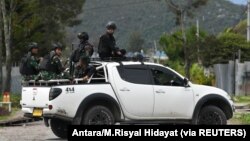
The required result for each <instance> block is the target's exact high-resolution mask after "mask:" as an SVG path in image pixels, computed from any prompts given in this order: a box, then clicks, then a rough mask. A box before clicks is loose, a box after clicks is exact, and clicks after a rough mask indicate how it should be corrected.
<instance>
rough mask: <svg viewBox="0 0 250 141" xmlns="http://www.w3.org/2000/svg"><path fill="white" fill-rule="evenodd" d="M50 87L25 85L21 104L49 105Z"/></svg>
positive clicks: (26, 105)
mask: <svg viewBox="0 0 250 141" xmlns="http://www.w3.org/2000/svg"><path fill="white" fill-rule="evenodd" d="M49 92H50V87H23V88H22V99H21V102H20V104H21V105H22V107H23V108H34V107H36V108H46V107H48V101H49Z"/></svg>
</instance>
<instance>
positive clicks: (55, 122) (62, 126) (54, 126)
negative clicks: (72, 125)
mask: <svg viewBox="0 0 250 141" xmlns="http://www.w3.org/2000/svg"><path fill="white" fill-rule="evenodd" d="M67 125H68V124H67V122H65V121H62V120H59V119H51V120H50V126H51V130H52V132H53V133H54V134H55V135H56V136H57V137H59V138H62V139H66V138H67Z"/></svg>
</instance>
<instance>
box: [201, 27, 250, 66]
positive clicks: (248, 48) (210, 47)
mask: <svg viewBox="0 0 250 141" xmlns="http://www.w3.org/2000/svg"><path fill="white" fill-rule="evenodd" d="M239 50H241V61H248V60H250V43H248V42H247V40H246V38H245V36H244V35H241V34H236V33H233V32H223V33H220V35H218V36H217V37H216V36H213V35H211V36H208V37H206V38H205V40H204V41H203V47H202V48H201V54H202V55H201V56H202V60H203V65H204V66H206V67H209V66H212V65H214V64H218V63H228V61H229V60H234V59H237V58H238V57H239V56H238V51H239Z"/></svg>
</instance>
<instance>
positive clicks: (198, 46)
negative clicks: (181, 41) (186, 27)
mask: <svg viewBox="0 0 250 141" xmlns="http://www.w3.org/2000/svg"><path fill="white" fill-rule="evenodd" d="M196 37H197V61H198V63H199V64H201V58H200V21H199V19H197V20H196Z"/></svg>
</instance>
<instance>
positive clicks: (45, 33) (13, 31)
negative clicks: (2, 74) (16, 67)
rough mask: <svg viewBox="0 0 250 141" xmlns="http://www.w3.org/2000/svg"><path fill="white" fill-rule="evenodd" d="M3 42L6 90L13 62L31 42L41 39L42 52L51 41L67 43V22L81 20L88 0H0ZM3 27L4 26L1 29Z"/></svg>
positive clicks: (6, 89) (48, 47) (75, 22)
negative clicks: (80, 17)
mask: <svg viewBox="0 0 250 141" xmlns="http://www.w3.org/2000/svg"><path fill="white" fill-rule="evenodd" d="M0 1H1V2H0V4H1V8H0V11H1V12H2V14H1V16H0V17H1V18H2V19H3V21H2V25H3V26H1V25H0V26H1V29H3V31H4V34H3V38H4V40H3V41H2V43H3V44H4V46H3V48H1V49H2V50H3V51H4V52H2V56H3V59H4V60H5V65H6V72H7V76H6V79H5V81H4V84H5V86H4V89H3V90H4V91H9V90H10V82H11V79H10V78H11V65H12V61H17V62H18V61H19V60H20V58H21V57H22V56H23V55H24V54H25V53H26V52H27V48H25V47H26V46H27V44H28V43H29V42H34V41H35V42H38V43H39V46H40V47H41V48H42V49H41V50H40V51H41V55H44V54H46V53H47V52H48V50H50V45H51V42H58V41H59V42H62V43H64V35H65V30H64V27H65V26H66V25H67V26H68V25H69V26H73V25H75V24H77V23H79V20H76V19H75V17H76V15H78V14H79V13H80V12H81V10H82V6H83V4H84V2H85V0H75V1H74V2H72V1H71V0H29V1H28V0H25V1H20V0H0ZM2 27H3V28H2Z"/></svg>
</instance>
